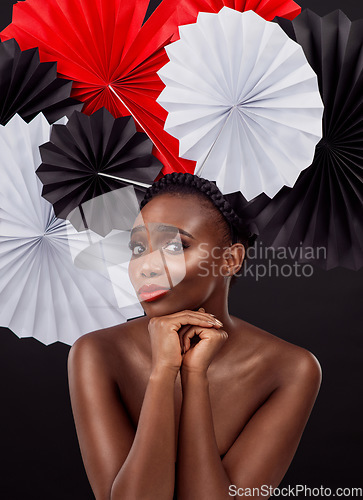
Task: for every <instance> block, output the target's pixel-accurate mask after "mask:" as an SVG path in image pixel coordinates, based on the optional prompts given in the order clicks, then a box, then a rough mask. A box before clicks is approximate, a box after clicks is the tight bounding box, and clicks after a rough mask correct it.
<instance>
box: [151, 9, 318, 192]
mask: <svg viewBox="0 0 363 500" xmlns="http://www.w3.org/2000/svg"><path fill="white" fill-rule="evenodd" d="M179 33H180V40H178V41H176V42H174V43H172V44H170V45H168V46H167V47H166V51H167V54H168V56H169V59H170V62H168V63H167V64H166V65H165V66H164V67H163V68H161V69H160V70H159V71H158V75H159V76H160V78H161V79H162V80H163V82H164V83H165V85H166V87H165V89H164V90H163V91H162V92H161V94H160V96H159V97H158V99H157V101H158V102H159V103H160V104H161V105H162V106H163V107H164V108H165V109H166V110H167V111H168V112H169V113H168V117H167V119H166V122H165V130H166V131H167V132H169V133H170V134H171V135H172V136H173V137H176V138H177V139H179V141H180V149H179V154H180V156H181V157H182V158H186V159H189V160H196V161H197V166H196V169H195V174H197V175H200V176H202V177H205V178H207V179H209V180H214V181H216V182H217V185H218V187H219V188H220V189H221V191H222V192H223V193H224V194H227V193H231V192H235V191H237V190H239V191H241V192H242V194H243V195H244V196H245V198H246V199H247V200H251V199H252V198H254V197H255V196H257V195H259V194H260V193H262V192H265V193H266V194H267V195H268V196H270V197H273V196H274V195H275V194H276V193H277V192H278V191H279V190H280V189H281V188H282V186H284V185H287V186H290V187H291V186H293V185H294V183H295V181H296V180H297V178H298V176H299V174H300V172H301V171H302V170H304V169H305V168H307V167H308V166H309V165H310V164H311V163H312V160H313V156H314V151H315V146H316V144H317V143H318V142H319V140H320V139H321V137H322V115H323V103H322V100H321V97H320V94H319V89H318V83H317V77H316V74H315V73H314V71H313V70H312V69H311V67H310V65H309V64H308V62H307V60H306V57H305V55H304V53H303V50H302V48H301V47H300V45H298V44H297V43H296V42H294V41H292V40H291V39H290V38H289V37H288V36H287V35H286V34H285V33H284V31H283V30H282V29H281V28H280V26H279V25H277V24H276V23H272V22H268V21H265V20H264V19H262V18H261V17H260V16H258V15H257V14H256V13H255V12H253V11H247V12H238V11H236V10H233V9H230V8H228V7H223V8H222V10H221V11H220V12H219V13H218V14H211V13H200V14H199V16H198V19H197V22H196V23H195V24H189V25H185V26H181V27H180V28H179Z"/></svg>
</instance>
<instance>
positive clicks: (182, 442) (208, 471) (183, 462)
mask: <svg viewBox="0 0 363 500" xmlns="http://www.w3.org/2000/svg"><path fill="white" fill-rule="evenodd" d="M181 380H182V390H183V403H182V408H181V415H180V423H179V436H178V439H179V441H178V469H177V492H178V499H179V500H186V499H187V500H194V499H196V500H204V499H206V500H207V499H208V500H222V499H224V498H226V499H227V498H230V497H229V495H228V488H229V485H230V481H229V478H228V476H227V474H226V472H225V470H224V468H223V465H222V462H221V459H220V456H219V451H218V447H217V443H216V438H215V434H214V427H213V416H212V409H211V405H210V398H209V383H208V378H207V374H206V373H199V372H188V371H186V370H183V369H182V370H181Z"/></svg>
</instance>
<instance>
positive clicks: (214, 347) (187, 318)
mask: <svg viewBox="0 0 363 500" xmlns="http://www.w3.org/2000/svg"><path fill="white" fill-rule="evenodd" d="M222 326H223V325H222V323H220V322H219V321H218V320H217V319H216V318H215V317H214V316H213V315H212V314H209V313H206V312H205V310H204V309H203V308H200V309H199V310H198V311H190V310H185V311H180V312H177V313H174V314H169V315H166V316H157V317H154V318H151V319H150V321H149V326H148V328H149V334H150V340H151V350H152V368H153V369H155V368H159V367H167V368H170V369H172V370H175V372H178V371H179V370H180V369H181V368H182V370H187V371H193V372H202V373H203V372H206V371H207V369H208V366H209V365H210V363H211V362H212V360H213V358H214V357H215V355H216V354H217V352H218V351H219V350H220V349H221V347H222V346H223V344H224V342H225V341H226V340H227V338H228V334H227V332H225V331H224V330H223V329H222ZM195 340H197V342H195Z"/></svg>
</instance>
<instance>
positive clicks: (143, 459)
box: [68, 173, 321, 500]
mask: <svg viewBox="0 0 363 500" xmlns="http://www.w3.org/2000/svg"><path fill="white" fill-rule="evenodd" d="M141 208H142V209H141V212H140V214H139V215H138V217H137V219H136V221H135V224H134V227H133V230H132V231H131V240H130V248H131V249H132V258H131V261H130V265H129V275H130V279H131V282H132V284H133V286H134V288H135V290H136V291H137V292H138V296H139V298H140V301H141V303H142V306H143V308H144V311H145V313H146V316H144V317H141V318H138V319H135V320H132V321H128V322H127V323H124V324H121V325H118V326H116V327H113V328H108V329H105V330H102V331H97V332H92V333H89V334H87V335H84V336H82V337H81V338H80V339H78V340H77V342H76V343H75V344H74V345H73V346H72V348H71V350H70V354H69V360H68V373H69V386H70V395H71V402H72V409H73V414H74V419H75V424H76V429H77V435H78V439H79V444H80V449H81V453H82V457H83V461H84V465H85V469H86V472H87V475H88V478H89V481H90V484H91V486H92V489H93V492H94V494H95V497H96V499H97V500H110V499H111V500H146V499H150V500H172V498H177V499H178V500H194V499H196V500H223V499H227V498H231V496H235V495H236V491H237V489H238V488H243V489H244V491H245V492H248V490H247V488H260V489H261V494H260V495H258V491H257V490H255V492H254V493H255V494H254V498H267V496H266V490H267V489H269V488H271V489H273V488H275V487H277V486H278V485H279V483H280V481H281V480H282V478H283V476H284V474H285V473H286V470H287V469H288V467H289V465H290V463H291V461H292V458H293V456H294V454H295V451H296V449H297V446H298V443H299V441H300V438H301V435H302V433H303V430H304V427H305V425H306V422H307V420H308V418H309V415H310V412H311V409H312V407H313V405H314V402H315V398H316V396H317V393H318V391H319V387H320V382H321V370H320V365H319V363H318V361H317V360H316V358H315V357H314V356H313V355H312V354H311V353H310V352H309V351H307V350H305V349H303V348H301V347H297V346H295V345H293V344H290V343H289V342H286V341H284V340H281V339H279V338H277V337H275V336H274V335H271V334H270V333H268V332H266V331H263V330H261V329H260V328H257V327H256V326H253V325H251V324H249V323H246V322H245V321H243V320H242V319H239V318H237V317H234V316H231V315H230V314H229V313H228V291H229V287H230V282H231V279H232V276H233V275H234V274H236V273H237V272H238V271H239V270H240V269H241V266H242V264H243V260H244V257H245V252H246V249H247V248H248V244H249V243H251V242H252V240H253V238H252V237H251V234H250V233H249V232H248V230H247V228H246V226H245V225H244V224H243V222H242V221H241V220H240V218H239V217H238V215H237V214H236V213H235V212H234V211H233V209H232V208H231V206H230V205H229V203H228V202H227V201H226V200H225V198H224V197H223V195H222V194H221V193H220V191H219V189H218V188H217V187H216V186H215V184H214V183H211V182H209V181H207V180H205V179H202V178H199V177H197V176H194V175H192V174H181V173H174V174H168V175H166V176H165V177H164V178H162V179H161V180H159V181H157V182H155V183H154V184H153V185H152V186H151V187H150V188H149V189H148V191H147V193H146V195H145V198H144V200H143V202H142V203H141ZM201 263H202V264H203V265H201ZM172 283H174V284H175V285H174V286H173V285H172ZM242 304H243V297H241V305H242ZM261 310H263V304H261ZM291 327H293V325H291ZM269 491H271V490H269ZM240 492H242V490H240ZM246 494H247V493H246ZM173 495H174V496H173Z"/></svg>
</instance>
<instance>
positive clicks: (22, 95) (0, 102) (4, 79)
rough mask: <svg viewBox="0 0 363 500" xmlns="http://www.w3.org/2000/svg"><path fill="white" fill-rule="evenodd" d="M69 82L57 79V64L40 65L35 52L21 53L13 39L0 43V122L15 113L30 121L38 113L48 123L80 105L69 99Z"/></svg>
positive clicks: (81, 104)
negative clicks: (41, 113) (43, 116)
mask: <svg viewBox="0 0 363 500" xmlns="http://www.w3.org/2000/svg"><path fill="white" fill-rule="evenodd" d="M71 88H72V83H71V82H70V81H68V80H62V79H60V78H57V64H56V63H54V62H53V63H51V62H48V63H41V62H40V61H39V53H38V49H30V50H26V51H24V52H22V51H21V50H20V48H19V45H18V44H17V43H16V41H15V40H14V39H11V40H7V41H5V42H3V43H0V123H1V125H5V124H6V123H7V122H8V121H9V120H10V119H11V118H12V117H13V116H14V115H15V114H16V113H18V114H19V115H20V116H21V117H22V118H23V119H24V120H25V121H27V122H29V121H30V120H32V119H33V118H34V117H35V115H36V114H38V113H39V112H40V111H42V112H43V114H44V115H45V116H46V118H47V120H48V121H49V122H50V123H53V122H55V121H56V120H58V119H59V118H61V117H62V116H65V115H69V114H70V113H72V112H73V111H74V110H75V109H78V110H81V109H82V107H83V103H81V102H79V101H76V100H75V99H71V98H70V97H69V96H70V93H71Z"/></svg>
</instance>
